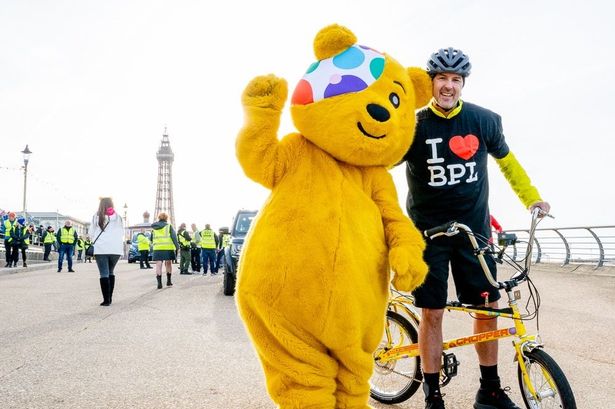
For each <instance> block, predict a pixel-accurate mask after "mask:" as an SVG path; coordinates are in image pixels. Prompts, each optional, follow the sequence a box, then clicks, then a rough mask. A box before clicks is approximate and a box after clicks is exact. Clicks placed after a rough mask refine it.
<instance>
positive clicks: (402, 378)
mask: <svg viewBox="0 0 615 409" xmlns="http://www.w3.org/2000/svg"><path fill="white" fill-rule="evenodd" d="M413 322H414V321H413ZM414 324H415V325H412V324H410V322H409V321H408V319H407V318H405V317H403V316H402V315H400V314H398V313H396V312H393V311H387V319H386V324H385V325H386V326H387V328H388V330H389V333H390V337H391V342H389V340H388V337H387V332H386V331H385V333H384V335H383V337H382V341H381V342H380V345H378V349H377V350H376V352H375V353H374V356H375V354H376V353H378V352H381V351H382V350H388V349H391V348H394V347H398V346H402V345H409V344H414V343H416V342H417V341H418V335H417V331H416V328H417V326H418V324H417V323H414ZM422 379H423V374H422V372H421V359H420V358H419V357H418V356H416V357H413V358H402V359H398V360H396V361H389V362H385V363H379V362H377V361H376V362H374V373H373V374H372V377H371V378H370V380H369V384H370V391H369V394H370V396H371V397H372V398H374V399H376V400H377V401H378V402H382V403H388V404H393V403H400V402H403V401H405V400H407V399H408V398H410V396H412V395H413V394H414V393H415V392H416V390H417V389H418V388H419V386H420V385H421V380H422Z"/></svg>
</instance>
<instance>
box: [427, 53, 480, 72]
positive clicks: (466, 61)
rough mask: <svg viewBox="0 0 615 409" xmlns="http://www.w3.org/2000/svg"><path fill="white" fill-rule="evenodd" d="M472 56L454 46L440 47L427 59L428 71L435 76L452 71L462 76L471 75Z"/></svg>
mask: <svg viewBox="0 0 615 409" xmlns="http://www.w3.org/2000/svg"><path fill="white" fill-rule="evenodd" d="M471 68H472V64H470V58H468V56H467V55H465V54H464V53H463V52H462V51H461V50H457V49H455V48H453V47H449V48H440V49H439V50H438V51H436V52H435V53H433V54H432V55H431V57H429V61H427V73H428V74H429V75H430V76H431V78H433V77H434V76H435V75H436V74H439V73H441V72H452V73H455V74H459V75H461V76H462V77H464V78H465V77H467V76H468V75H470V69H471Z"/></svg>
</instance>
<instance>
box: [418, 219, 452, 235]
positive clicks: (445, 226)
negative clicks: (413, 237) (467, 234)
mask: <svg viewBox="0 0 615 409" xmlns="http://www.w3.org/2000/svg"><path fill="white" fill-rule="evenodd" d="M454 223H456V222H454V221H452V222H448V223H444V224H443V225H441V226H436V227H432V228H431V229H427V230H425V231H424V232H423V234H424V235H425V237H431V236H433V235H435V234H438V233H446V232H447V231H448V229H450V228H451V227H452V226H453V224H454Z"/></svg>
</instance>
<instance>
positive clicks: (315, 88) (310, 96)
mask: <svg viewBox="0 0 615 409" xmlns="http://www.w3.org/2000/svg"><path fill="white" fill-rule="evenodd" d="M384 61H385V60H384V54H382V53H380V52H378V51H376V50H374V49H371V48H369V47H365V46H362V45H358V44H355V45H353V46H352V47H350V48H348V49H347V50H345V51H343V52H341V53H339V54H338V55H336V56H334V57H331V58H327V59H324V60H321V61H317V62H315V63H313V64H311V65H310V67H309V68H308V70H307V72H306V73H305V75H304V76H303V78H302V79H301V80H300V81H299V83H298V84H297V87H296V88H295V91H294V93H293V97H292V100H291V103H292V104H293V105H307V104H311V103H312V102H316V101H319V100H321V99H324V98H330V97H334V96H336V95H342V94H348V93H350V92H359V91H362V90H364V89H365V88H367V87H369V86H370V85H371V84H372V83H373V82H374V81H376V80H377V79H378V78H380V76H381V75H382V72H383V71H384Z"/></svg>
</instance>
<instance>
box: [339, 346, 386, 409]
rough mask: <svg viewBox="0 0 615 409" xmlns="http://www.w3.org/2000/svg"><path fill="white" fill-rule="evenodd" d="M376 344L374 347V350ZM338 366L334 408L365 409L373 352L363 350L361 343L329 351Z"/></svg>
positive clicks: (366, 406)
mask: <svg viewBox="0 0 615 409" xmlns="http://www.w3.org/2000/svg"><path fill="white" fill-rule="evenodd" d="M376 346H377V344H376V345H375V346H374V349H375V348H376ZM330 353H331V355H332V356H333V357H335V359H336V360H337V361H338V364H339V370H338V372H337V390H336V392H335V398H336V406H335V407H336V408H353V409H365V408H369V407H370V406H368V405H367V401H368V399H369V378H370V377H371V375H372V370H373V362H374V361H373V356H372V353H373V351H372V350H371V349H370V350H369V351H366V350H364V349H363V347H362V345H361V343H357V344H355V345H352V346H349V347H346V348H344V349H339V350H331V351H330Z"/></svg>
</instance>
